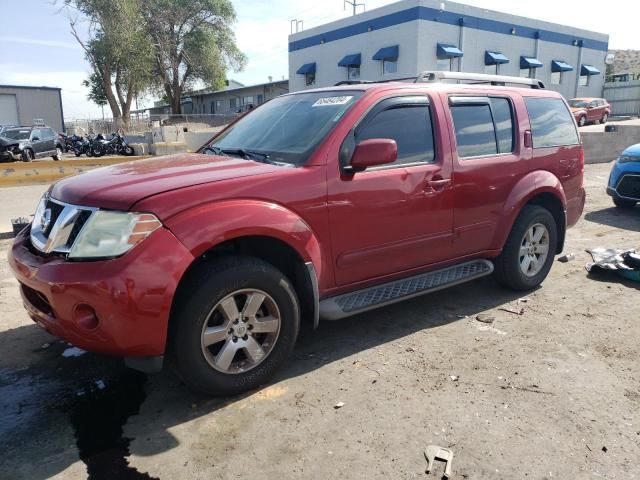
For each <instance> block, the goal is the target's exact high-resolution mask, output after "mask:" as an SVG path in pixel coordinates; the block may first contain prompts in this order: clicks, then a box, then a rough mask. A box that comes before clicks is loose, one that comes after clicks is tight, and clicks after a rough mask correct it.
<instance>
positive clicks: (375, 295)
mask: <svg viewBox="0 0 640 480" xmlns="http://www.w3.org/2000/svg"><path fill="white" fill-rule="evenodd" d="M492 272H493V263H491V262H490V261H489V260H485V259H480V260H473V261H471V262H465V263H461V264H459V265H454V266H452V267H447V268H443V269H441V270H435V271H433V272H428V273H422V274H420V275H415V276H413V277H407V278H403V279H400V280H396V281H394V282H389V283H383V284H382V285H376V286H375V287H369V288H365V289H363V290H357V291H355V292H350V293H345V294H343V295H338V296H336V297H330V298H326V299H324V300H322V301H321V302H320V318H321V319H323V320H339V319H341V318H344V317H349V316H351V315H356V314H358V313H362V312H366V311H367V310H373V309H374V308H378V307H382V306H385V305H390V304H392V303H396V302H400V301H402V300H406V299H408V298H413V297H417V296H418V295H423V294H425V293H431V292H435V291H437V290H442V289H443V288H447V287H451V286H453V285H457V284H459V283H464V282H468V281H470V280H475V279H476V278H480V277H484V276H486V275H491V273H492Z"/></svg>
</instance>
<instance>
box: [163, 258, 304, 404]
mask: <svg viewBox="0 0 640 480" xmlns="http://www.w3.org/2000/svg"><path fill="white" fill-rule="evenodd" d="M188 282H189V283H188V285H185V286H184V288H183V289H182V292H184V294H183V295H181V298H179V299H178V300H177V304H176V305H177V306H176V308H175V309H174V311H173V314H172V325H173V327H174V328H173V329H172V338H171V347H170V348H171V352H170V353H171V356H172V358H173V360H174V362H175V365H176V367H177V370H178V374H179V375H180V376H181V378H182V379H183V380H184V382H185V383H186V384H187V386H189V387H190V388H192V389H194V390H197V391H200V392H203V393H205V394H208V395H213V396H223V395H235V394H238V393H242V392H245V391H247V390H251V389H254V388H256V387H258V386H260V385H262V384H264V383H266V382H267V381H269V380H270V379H271V378H272V377H273V375H274V374H275V373H276V371H277V370H278V369H279V368H280V367H281V366H282V364H283V363H284V362H285V361H286V360H287V358H288V356H289V354H290V353H291V351H292V349H293V347H294V345H295V342H296V338H297V336H298V331H299V328H300V307H299V303H298V298H297V296H296V293H295V291H294V289H293V287H292V286H291V283H290V282H289V280H288V279H287V278H286V277H285V276H284V275H283V274H282V273H281V272H280V271H279V270H277V269H276V268H274V267H273V266H272V265H270V264H268V263H266V262H264V261H262V260H259V259H257V258H253V257H245V256H230V257H223V258H221V259H218V260H215V261H212V262H207V263H204V264H202V265H200V266H199V267H196V270H195V271H194V272H193V274H192V275H191V277H190V280H188Z"/></svg>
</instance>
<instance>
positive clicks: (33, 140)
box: [31, 137, 40, 142]
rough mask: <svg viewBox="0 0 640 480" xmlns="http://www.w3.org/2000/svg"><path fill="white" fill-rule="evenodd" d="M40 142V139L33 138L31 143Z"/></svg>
mask: <svg viewBox="0 0 640 480" xmlns="http://www.w3.org/2000/svg"><path fill="white" fill-rule="evenodd" d="M39 140H40V138H38V137H33V138H32V139H31V141H32V142H37V141H39Z"/></svg>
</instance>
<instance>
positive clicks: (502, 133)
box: [491, 97, 514, 153]
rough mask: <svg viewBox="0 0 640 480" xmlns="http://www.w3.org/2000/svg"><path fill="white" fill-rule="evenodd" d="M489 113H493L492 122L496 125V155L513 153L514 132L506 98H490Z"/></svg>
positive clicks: (511, 115) (508, 102) (509, 105)
mask: <svg viewBox="0 0 640 480" xmlns="http://www.w3.org/2000/svg"><path fill="white" fill-rule="evenodd" d="M491 112H492V113H493V122H494V123H495V124H496V137H497V139H498V153H509V152H513V147H514V145H513V143H514V132H513V113H512V112H511V102H510V101H509V100H507V99H506V98H495V97H491Z"/></svg>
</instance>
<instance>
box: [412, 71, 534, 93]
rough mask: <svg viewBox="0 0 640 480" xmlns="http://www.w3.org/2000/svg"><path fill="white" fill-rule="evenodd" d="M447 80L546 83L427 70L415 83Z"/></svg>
mask: <svg viewBox="0 0 640 480" xmlns="http://www.w3.org/2000/svg"><path fill="white" fill-rule="evenodd" d="M446 80H456V81H457V82H458V83H467V84H489V85H501V86H505V85H506V84H511V85H522V86H528V87H529V88H537V89H544V83H542V81H540V80H537V79H535V78H522V77H509V76H506V75H488V74H485V73H467V72H444V71H425V72H422V73H421V74H420V75H419V76H418V78H416V80H415V83H440V82H444V81H446Z"/></svg>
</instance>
